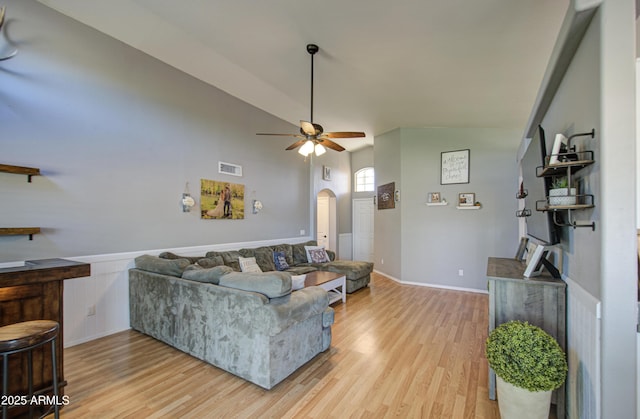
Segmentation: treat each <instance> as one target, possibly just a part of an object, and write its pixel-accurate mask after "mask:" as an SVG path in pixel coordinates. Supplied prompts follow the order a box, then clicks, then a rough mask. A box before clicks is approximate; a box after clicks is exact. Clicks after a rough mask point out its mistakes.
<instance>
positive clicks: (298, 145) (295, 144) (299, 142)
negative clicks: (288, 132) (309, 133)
mask: <svg viewBox="0 0 640 419" xmlns="http://www.w3.org/2000/svg"><path fill="white" fill-rule="evenodd" d="M305 141H307V139H306V138H303V139H302V140H298V141H296V142H295V143H293V144H291V145H290V146H289V147H287V148H285V150H293V149H294V148H297V147H300V146H301V145H302V144H304V143H305Z"/></svg>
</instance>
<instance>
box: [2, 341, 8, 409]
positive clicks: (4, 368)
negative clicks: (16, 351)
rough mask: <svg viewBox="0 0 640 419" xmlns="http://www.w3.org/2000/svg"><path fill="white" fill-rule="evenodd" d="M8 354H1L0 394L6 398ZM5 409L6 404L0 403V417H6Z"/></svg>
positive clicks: (6, 407)
mask: <svg viewBox="0 0 640 419" xmlns="http://www.w3.org/2000/svg"><path fill="white" fill-rule="evenodd" d="M8 387H9V355H7V354H2V396H3V399H6V396H8V395H9V389H8ZM7 409H8V406H7V404H6V403H3V404H2V419H7Z"/></svg>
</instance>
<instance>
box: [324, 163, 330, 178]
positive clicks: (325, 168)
mask: <svg viewBox="0 0 640 419" xmlns="http://www.w3.org/2000/svg"><path fill="white" fill-rule="evenodd" d="M322 179H323V180H331V168H330V167H329V166H322Z"/></svg>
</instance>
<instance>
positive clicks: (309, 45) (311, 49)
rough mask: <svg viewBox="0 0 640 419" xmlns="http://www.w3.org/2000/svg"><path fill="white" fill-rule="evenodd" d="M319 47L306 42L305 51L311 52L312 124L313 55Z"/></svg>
mask: <svg viewBox="0 0 640 419" xmlns="http://www.w3.org/2000/svg"><path fill="white" fill-rule="evenodd" d="M318 51H320V48H319V47H318V46H317V45H316V44H307V52H308V53H309V54H311V120H310V121H309V122H311V123H312V124H313V56H314V55H315V53H316V52H318Z"/></svg>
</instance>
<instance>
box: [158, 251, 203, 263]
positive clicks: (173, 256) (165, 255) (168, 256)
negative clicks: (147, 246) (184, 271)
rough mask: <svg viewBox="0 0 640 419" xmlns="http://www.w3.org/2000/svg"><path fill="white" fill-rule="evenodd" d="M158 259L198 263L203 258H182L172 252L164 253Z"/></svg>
mask: <svg viewBox="0 0 640 419" xmlns="http://www.w3.org/2000/svg"><path fill="white" fill-rule="evenodd" d="M158 257H159V258H162V259H189V262H191V263H196V261H197V260H198V259H200V258H202V256H180V255H176V254H175V253H172V252H162V253H160V254H159V255H158Z"/></svg>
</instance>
